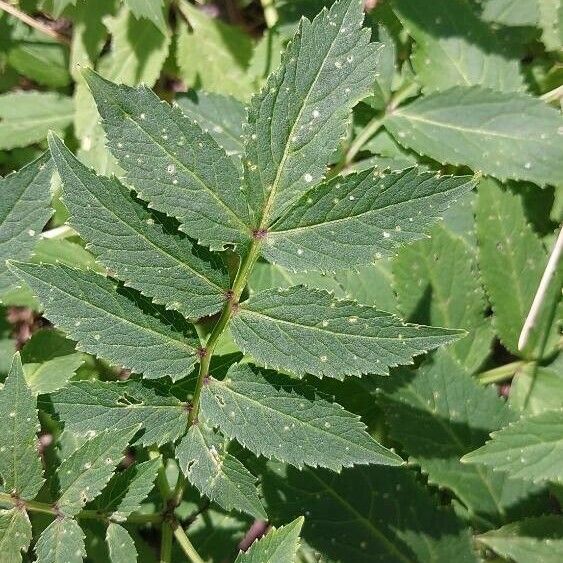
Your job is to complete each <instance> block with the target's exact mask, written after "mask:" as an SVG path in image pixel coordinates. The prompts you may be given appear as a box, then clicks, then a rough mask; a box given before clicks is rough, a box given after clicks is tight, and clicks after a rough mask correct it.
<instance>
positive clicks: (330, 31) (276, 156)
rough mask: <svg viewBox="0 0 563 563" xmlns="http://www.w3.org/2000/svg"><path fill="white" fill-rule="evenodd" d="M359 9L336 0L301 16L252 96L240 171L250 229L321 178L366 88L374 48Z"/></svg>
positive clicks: (355, 0) (373, 63)
mask: <svg viewBox="0 0 563 563" xmlns="http://www.w3.org/2000/svg"><path fill="white" fill-rule="evenodd" d="M362 6H363V4H362V3H360V2H359V1H358V0H342V1H340V2H336V3H334V4H333V6H332V8H331V9H330V11H326V10H324V11H322V12H321V13H320V14H319V15H318V16H317V17H316V18H315V19H314V20H313V22H312V23H311V22H310V21H309V20H307V19H303V20H301V23H300V26H299V30H298V31H297V34H296V35H295V38H294V39H293V41H292V42H291V43H290V44H289V46H288V48H287V50H286V52H285V53H284V55H283V57H282V65H281V67H280V68H279V69H278V71H277V72H275V73H273V74H272V75H270V77H269V79H268V81H267V82H266V84H265V85H264V87H263V89H262V91H261V93H260V94H259V95H257V96H255V97H254V98H253V99H252V101H251V104H250V108H249V113H248V122H249V125H248V127H247V128H246V130H245V133H246V135H247V139H246V154H245V176H246V184H247V186H248V188H247V189H248V198H249V203H250V208H251V210H252V215H253V224H254V226H255V227H256V228H267V227H268V226H269V225H270V224H271V222H272V221H273V220H275V219H277V218H278V217H279V216H280V215H281V213H282V212H283V211H284V210H285V209H286V208H287V207H288V206H289V205H290V204H291V203H293V202H295V201H296V200H297V199H298V198H300V197H301V196H302V195H303V194H304V193H305V192H306V191H307V190H308V189H309V188H310V187H311V186H314V185H315V183H317V182H318V181H319V180H320V179H321V178H322V176H323V174H324V173H325V170H326V168H325V167H326V164H327V162H328V160H329V158H330V157H331V156H332V154H333V153H334V152H335V151H336V149H337V148H338V145H339V143H340V141H341V137H342V136H343V135H344V134H345V132H346V129H347V124H348V120H349V114H350V110H351V109H352V107H353V106H354V105H355V104H356V103H357V102H358V101H359V100H360V99H362V98H363V97H364V96H366V95H367V94H368V93H369V91H370V88H371V85H372V83H373V75H374V73H375V69H376V67H377V59H378V56H379V55H378V50H379V47H380V46H378V45H376V44H371V43H369V39H370V32H369V30H367V29H363V30H361V25H362V21H363V11H362Z"/></svg>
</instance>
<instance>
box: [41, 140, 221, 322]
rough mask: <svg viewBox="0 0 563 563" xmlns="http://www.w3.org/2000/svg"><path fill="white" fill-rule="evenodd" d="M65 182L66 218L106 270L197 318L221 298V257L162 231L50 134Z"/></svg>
mask: <svg viewBox="0 0 563 563" xmlns="http://www.w3.org/2000/svg"><path fill="white" fill-rule="evenodd" d="M49 146H50V147H51V153H52V155H53V161H54V162H55V164H56V166H57V170H58V172H59V176H60V177H61V180H62V182H63V188H64V203H65V206H66V207H67V209H68V211H69V212H70V219H69V220H68V222H69V223H70V225H72V226H73V227H74V228H75V229H76V230H77V231H78V232H79V233H80V235H81V236H82V237H83V238H84V239H85V240H87V241H88V242H89V244H88V245H87V248H88V249H89V250H92V251H93V252H94V253H95V254H96V255H97V257H98V259H99V261H100V262H102V263H103V264H104V265H105V266H106V267H107V268H109V269H110V271H112V272H113V275H115V276H116V277H117V278H119V279H121V280H122V281H123V282H125V283H126V285H128V286H130V287H133V288H135V289H137V290H139V291H140V292H141V293H143V295H146V296H147V297H150V298H152V299H153V301H154V302H155V303H158V304H162V305H166V307H167V308H169V309H176V310H177V311H179V312H180V313H182V314H183V315H185V316H188V317H193V318H198V317H203V316H206V315H211V314H213V313H216V312H217V311H219V310H220V309H221V307H222V306H223V304H224V302H225V293H226V291H227V289H228V287H229V276H228V274H227V272H226V270H225V269H224V268H223V266H222V263H221V261H220V259H219V258H217V257H215V256H213V255H211V254H210V253H209V252H207V251H205V250H204V249H202V248H198V247H196V246H193V245H192V244H191V243H190V242H189V241H188V240H187V239H186V237H183V238H180V237H179V236H176V235H174V234H171V233H168V232H166V230H165V228H164V227H163V226H161V225H155V224H154V223H155V221H154V219H153V218H152V216H151V215H150V213H148V212H147V211H146V210H145V209H144V207H143V206H142V205H141V204H139V203H137V202H135V201H134V200H133V199H132V198H131V196H130V194H129V191H128V190H127V188H125V187H124V186H123V185H122V184H120V183H119V181H118V180H116V179H115V178H112V179H111V180H110V179H107V178H104V177H102V176H96V174H95V173H94V172H93V171H91V170H88V169H87V168H86V167H85V166H84V165H83V164H81V163H80V162H79V161H78V160H77V159H76V158H75V157H74V156H73V155H72V153H71V152H70V151H69V150H68V149H67V148H66V147H65V146H64V144H63V143H62V141H60V140H57V139H56V138H55V137H51V138H50V139H49Z"/></svg>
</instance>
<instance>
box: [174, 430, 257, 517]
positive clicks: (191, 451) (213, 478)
mask: <svg viewBox="0 0 563 563" xmlns="http://www.w3.org/2000/svg"><path fill="white" fill-rule="evenodd" d="M226 447H227V444H226V442H225V439H224V438H222V437H221V436H220V435H218V434H216V433H214V432H213V430H210V429H209V428H207V427H206V426H205V423H204V422H203V421H201V420H200V421H199V422H198V423H197V424H194V425H192V426H191V427H190V429H189V430H188V433H187V434H186V435H185V436H184V437H183V438H182V440H181V441H180V443H179V444H178V446H177V447H176V459H177V460H178V463H179V464H180V468H181V469H182V472H183V473H184V475H185V476H186V477H187V478H188V481H189V482H190V483H191V484H192V485H194V486H195V487H197V489H198V490H199V491H200V492H201V493H202V494H204V495H205V496H207V497H209V498H210V499H211V500H212V501H215V502H216V503H217V504H219V505H220V506H221V507H222V508H224V509H225V510H227V511H229V510H233V509H235V510H240V511H242V512H246V513H248V514H250V515H251V516H254V517H255V518H259V519H260V518H261V519H264V520H266V519H267V516H266V512H265V511H264V507H263V506H262V503H261V502H260V498H259V496H258V492H257V490H256V477H254V475H252V473H250V471H248V469H246V467H244V465H243V464H242V463H241V462H240V461H239V460H238V459H236V458H235V457H233V456H232V455H231V454H230V453H229V452H227V450H226Z"/></svg>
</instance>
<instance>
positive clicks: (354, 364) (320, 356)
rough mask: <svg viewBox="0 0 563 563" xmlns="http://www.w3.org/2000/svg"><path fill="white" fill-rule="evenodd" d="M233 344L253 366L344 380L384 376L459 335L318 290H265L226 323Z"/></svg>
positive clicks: (295, 288)
mask: <svg viewBox="0 0 563 563" xmlns="http://www.w3.org/2000/svg"><path fill="white" fill-rule="evenodd" d="M231 331H232V334H233V337H234V339H235V341H236V343H237V344H238V345H239V346H240V347H241V348H242V349H243V350H244V351H245V352H247V353H249V354H251V355H252V356H253V357H254V358H255V359H256V360H257V361H258V362H260V363H262V364H264V365H267V366H271V367H274V368H276V369H282V370H289V371H291V372H292V373H295V374H298V375H304V374H306V373H311V374H313V375H316V376H319V377H323V376H326V377H334V378H336V379H340V380H342V379H344V377H345V376H346V375H357V376H359V375H362V374H366V373H375V374H379V375H387V374H388V368H389V367H392V366H396V365H398V364H407V363H411V362H412V357H413V356H414V355H417V354H420V353H422V352H424V351H426V350H429V349H432V348H436V347H437V346H440V345H442V344H448V343H450V342H453V341H455V340H457V339H458V338H459V337H460V336H463V332H461V331H457V330H450V329H444V328H436V327H427V326H419V325H413V324H405V323H403V322H401V320H400V319H399V318H398V317H396V316H395V315H393V314H391V313H386V312H384V311H379V310H378V309H375V308H373V307H367V306H362V305H358V304H357V303H355V302H352V301H340V300H336V299H333V298H332V296H331V295H330V294H329V293H327V292H325V291H320V290H314V289H308V288H306V287H304V286H295V287H291V288H289V289H287V290H275V289H271V290H265V291H261V292H259V293H257V294H255V295H253V296H252V298H251V299H250V300H249V301H248V302H247V303H244V304H242V305H241V306H240V309H239V310H238V312H237V314H236V315H235V317H234V318H233V321H232V323H231Z"/></svg>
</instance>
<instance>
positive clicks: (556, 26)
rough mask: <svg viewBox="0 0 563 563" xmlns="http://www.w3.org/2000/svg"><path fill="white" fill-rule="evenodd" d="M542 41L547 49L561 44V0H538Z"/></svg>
mask: <svg viewBox="0 0 563 563" xmlns="http://www.w3.org/2000/svg"><path fill="white" fill-rule="evenodd" d="M538 7H539V17H540V22H539V23H540V28H541V30H542V41H543V43H544V45H545V47H546V49H547V50H548V51H559V50H560V49H561V47H562V46H563V6H562V4H561V0H538Z"/></svg>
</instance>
